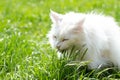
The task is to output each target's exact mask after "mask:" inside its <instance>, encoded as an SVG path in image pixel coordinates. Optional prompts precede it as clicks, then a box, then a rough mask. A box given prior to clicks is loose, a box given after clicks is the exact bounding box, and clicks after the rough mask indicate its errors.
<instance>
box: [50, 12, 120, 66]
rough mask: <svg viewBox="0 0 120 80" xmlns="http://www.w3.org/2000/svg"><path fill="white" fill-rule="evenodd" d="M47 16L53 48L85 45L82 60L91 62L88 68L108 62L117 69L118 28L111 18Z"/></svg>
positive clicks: (71, 13) (119, 58) (52, 14)
mask: <svg viewBox="0 0 120 80" xmlns="http://www.w3.org/2000/svg"><path fill="white" fill-rule="evenodd" d="M50 17H51V20H52V22H53V25H52V29H51V31H50V32H49V34H48V37H49V41H50V44H51V45H52V47H53V48H57V49H58V50H60V51H62V50H69V49H71V47H72V46H75V47H76V48H77V49H79V48H80V47H81V46H82V45H85V47H86V48H87V49H88V51H87V53H86V54H85V56H84V59H83V60H89V61H91V63H90V64H89V68H98V67H99V66H106V65H108V64H109V63H113V64H114V65H115V66H118V67H119V68H120V28H119V27H118V25H117V24H116V22H115V21H114V19H113V18H112V17H108V16H103V15H97V14H93V13H90V14H82V13H74V12H70V13H67V14H65V15H62V14H58V13H56V12H53V11H52V12H51V13H50ZM78 58H79V57H78Z"/></svg>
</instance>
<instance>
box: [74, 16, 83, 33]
mask: <svg viewBox="0 0 120 80" xmlns="http://www.w3.org/2000/svg"><path fill="white" fill-rule="evenodd" d="M84 22H85V18H83V19H81V20H79V21H78V22H77V23H76V27H75V28H74V32H75V33H78V32H81V31H82V30H83V24H84Z"/></svg>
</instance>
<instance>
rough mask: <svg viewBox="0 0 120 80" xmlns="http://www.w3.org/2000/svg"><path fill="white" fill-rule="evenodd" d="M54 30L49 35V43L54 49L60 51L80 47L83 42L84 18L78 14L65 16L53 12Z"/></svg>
mask: <svg viewBox="0 0 120 80" xmlns="http://www.w3.org/2000/svg"><path fill="white" fill-rule="evenodd" d="M50 18H51V20H52V23H53V24H52V28H51V30H50V32H49V34H48V38H49V42H50V44H51V46H52V47H53V48H56V49H58V50H60V51H62V50H66V49H69V48H71V47H72V46H78V45H80V44H81V43H82V41H84V40H83V23H84V16H83V15H82V14H77V13H73V12H71V13H67V14H65V15H62V14H58V13H56V12H53V11H51V13H50Z"/></svg>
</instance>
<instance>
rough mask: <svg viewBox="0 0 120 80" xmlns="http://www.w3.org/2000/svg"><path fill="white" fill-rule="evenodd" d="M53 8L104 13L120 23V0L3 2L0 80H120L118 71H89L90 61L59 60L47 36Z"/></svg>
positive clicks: (0, 10) (0, 7) (23, 0)
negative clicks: (116, 79) (111, 79)
mask: <svg viewBox="0 0 120 80" xmlns="http://www.w3.org/2000/svg"><path fill="white" fill-rule="evenodd" d="M50 9H52V10H55V11H57V12H60V13H66V12H69V11H76V12H85V13H86V12H89V11H92V10H94V11H97V12H103V13H104V14H106V15H111V16H113V17H115V19H116V20H117V21H119V22H120V11H119V9H120V1H119V0H91V1H90V0H54V1H53V0H1V1H0V80H76V79H78V78H79V79H80V80H81V79H95V80H96V79H110V78H113V79H114V78H120V71H118V70H117V69H115V68H106V69H104V70H88V69H87V66H86V64H88V63H87V62H77V61H74V60H72V59H73V57H70V58H68V57H67V58H66V57H65V58H62V59H58V58H57V52H56V50H54V49H52V48H51V47H50V44H49V42H48V39H47V38H46V34H47V33H48V31H49V30H50V24H51V22H50V19H49V12H50Z"/></svg>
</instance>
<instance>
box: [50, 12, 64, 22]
mask: <svg viewBox="0 0 120 80" xmlns="http://www.w3.org/2000/svg"><path fill="white" fill-rule="evenodd" d="M62 16H63V15H62V14H58V13H57V12H54V11H52V10H50V19H51V20H52V22H53V23H58V22H60V21H61V20H62Z"/></svg>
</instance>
